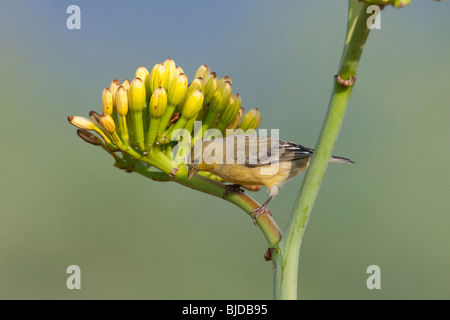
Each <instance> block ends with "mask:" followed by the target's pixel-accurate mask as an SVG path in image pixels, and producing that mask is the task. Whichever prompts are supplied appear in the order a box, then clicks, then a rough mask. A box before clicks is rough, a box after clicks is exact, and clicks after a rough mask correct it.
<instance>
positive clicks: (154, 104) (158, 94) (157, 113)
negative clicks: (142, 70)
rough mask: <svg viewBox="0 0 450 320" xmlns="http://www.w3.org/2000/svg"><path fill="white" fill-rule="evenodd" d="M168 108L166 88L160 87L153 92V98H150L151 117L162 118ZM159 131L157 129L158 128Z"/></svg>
mask: <svg viewBox="0 0 450 320" xmlns="http://www.w3.org/2000/svg"><path fill="white" fill-rule="evenodd" d="M166 107H167V94H166V90H164V88H162V87H159V88H157V89H156V90H155V91H153V94H152V97H151V98H150V104H149V110H150V116H151V117H152V118H161V117H162V115H163V114H164V111H166ZM156 130H157V128H156Z"/></svg>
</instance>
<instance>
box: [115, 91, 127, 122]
mask: <svg viewBox="0 0 450 320" xmlns="http://www.w3.org/2000/svg"><path fill="white" fill-rule="evenodd" d="M116 109H117V113H118V114H119V116H121V117H124V116H126V115H127V113H128V94H127V90H126V89H125V88H124V87H123V86H120V87H119V88H118V89H117V92H116Z"/></svg>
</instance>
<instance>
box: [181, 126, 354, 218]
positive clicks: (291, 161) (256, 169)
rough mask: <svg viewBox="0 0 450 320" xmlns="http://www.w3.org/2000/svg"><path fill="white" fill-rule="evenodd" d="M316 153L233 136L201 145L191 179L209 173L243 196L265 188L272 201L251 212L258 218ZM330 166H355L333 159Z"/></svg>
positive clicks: (267, 140) (196, 148)
mask: <svg viewBox="0 0 450 320" xmlns="http://www.w3.org/2000/svg"><path fill="white" fill-rule="evenodd" d="M313 152H314V149H311V148H306V147H303V146H301V145H299V144H296V143H292V142H287V141H284V140H276V139H272V138H270V137H264V136H257V135H247V134H242V135H231V136H228V137H226V138H215V139H211V140H202V141H198V142H197V143H196V144H195V145H194V147H193V149H192V151H191V157H190V160H191V161H190V164H189V165H188V167H189V179H191V178H192V177H193V176H194V175H195V174H196V173H197V172H198V171H207V172H210V173H212V174H214V175H216V176H218V177H220V178H222V179H223V180H224V181H226V182H230V183H232V185H228V186H227V191H225V194H224V196H225V195H226V194H227V193H228V192H243V190H242V189H241V188H240V187H242V188H245V189H249V190H255V187H258V186H265V187H267V189H268V190H269V197H268V199H267V200H266V201H265V202H264V204H263V205H262V206H261V207H260V208H257V209H254V210H253V211H252V213H253V212H256V213H255V216H254V221H256V218H257V217H258V216H259V215H260V214H262V213H263V212H265V211H267V212H268V213H269V214H270V210H269V209H267V205H268V204H269V202H270V200H272V199H273V198H274V197H275V196H276V195H277V194H278V187H280V186H281V185H282V184H284V183H285V182H287V181H288V180H290V179H291V178H293V177H295V176H297V175H299V174H300V173H301V172H303V171H304V170H306V169H307V168H308V166H309V163H310V161H311V157H312V155H313ZM330 162H338V163H354V162H353V161H352V160H350V159H347V158H343V157H336V156H332V157H331V158H330Z"/></svg>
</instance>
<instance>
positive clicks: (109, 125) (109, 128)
mask: <svg viewBox="0 0 450 320" xmlns="http://www.w3.org/2000/svg"><path fill="white" fill-rule="evenodd" d="M100 124H101V125H102V127H103V129H105V131H106V132H108V133H113V132H115V131H116V124H115V123H114V120H113V118H112V117H111V116H110V115H109V114H106V113H103V114H102V115H100Z"/></svg>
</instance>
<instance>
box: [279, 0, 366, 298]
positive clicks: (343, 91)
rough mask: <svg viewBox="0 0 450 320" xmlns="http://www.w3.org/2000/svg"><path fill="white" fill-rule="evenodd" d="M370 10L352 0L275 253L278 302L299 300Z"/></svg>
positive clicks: (364, 40)
mask: <svg viewBox="0 0 450 320" xmlns="http://www.w3.org/2000/svg"><path fill="white" fill-rule="evenodd" d="M367 7H368V5H367V4H363V3H360V2H359V1H358V0H349V16H348V23H347V38H346V41H345V45H344V51H343V54H342V60H341V64H340V68H339V73H338V75H339V76H340V77H339V76H338V77H336V78H335V81H334V87H333V92H332V94H331V99H330V103H329V107H328V112H327V116H326V118H325V121H324V123H323V126H322V131H321V134H320V137H319V141H318V143H317V146H316V149H315V152H314V156H313V158H312V160H311V164H310V167H309V169H308V170H307V172H306V175H305V178H304V180H303V183H302V186H301V188H300V192H299V195H298V197H297V200H296V204H295V207H294V211H293V213H292V214H291V217H290V219H289V222H288V225H287V227H286V231H285V235H284V237H283V239H282V240H281V241H280V243H279V246H278V248H277V249H278V250H274V251H273V253H272V259H273V263H274V267H275V274H274V298H275V299H280V300H285V299H297V278H298V264H299V255H300V245H301V241H302V237H303V233H304V231H305V228H306V225H307V223H308V219H309V216H310V213H311V210H312V207H313V205H314V202H315V200H316V197H317V194H318V192H319V188H320V184H321V182H322V179H323V176H324V174H325V171H326V169H327V166H328V161H329V159H330V156H331V152H332V150H333V147H334V145H335V142H336V139H337V137H338V135H339V130H340V128H341V124H342V121H343V119H344V114H345V110H346V108H347V104H348V101H349V99H350V95H351V92H352V89H353V83H354V79H355V78H354V77H355V75H356V69H357V66H358V63H359V60H360V57H361V53H362V51H363V48H364V44H365V42H366V40H367V37H368V35H369V31H370V29H368V28H367V26H366V20H367V17H368V15H367V13H366V9H367ZM343 79H344V80H350V81H347V82H346V83H345V81H342V80H343ZM352 79H353V80H352Z"/></svg>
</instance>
